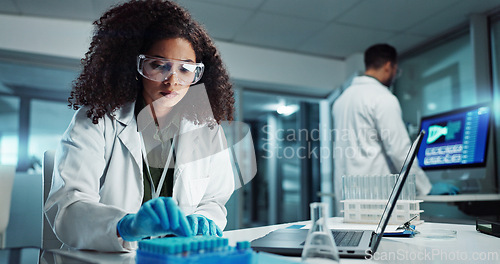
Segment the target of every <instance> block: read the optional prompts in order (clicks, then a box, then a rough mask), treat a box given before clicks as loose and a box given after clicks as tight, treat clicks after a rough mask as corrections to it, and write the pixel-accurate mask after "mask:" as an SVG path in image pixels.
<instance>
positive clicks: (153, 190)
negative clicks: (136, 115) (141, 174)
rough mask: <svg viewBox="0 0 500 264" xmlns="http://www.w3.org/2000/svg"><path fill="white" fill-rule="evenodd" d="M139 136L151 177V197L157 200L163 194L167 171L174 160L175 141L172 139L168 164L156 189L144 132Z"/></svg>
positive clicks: (143, 156)
mask: <svg viewBox="0 0 500 264" xmlns="http://www.w3.org/2000/svg"><path fill="white" fill-rule="evenodd" d="M139 134H140V136H141V150H142V151H141V152H142V158H143V159H144V162H146V166H147V170H148V177H149V181H150V183H151V197H152V199H155V198H158V197H160V192H161V189H162V187H163V183H164V182H165V177H166V176H167V171H168V167H169V165H170V160H171V159H172V154H173V152H174V145H175V140H173V138H172V144H170V150H169V152H168V156H167V162H166V163H165V166H164V168H163V172H162V174H161V178H160V182H158V186H157V187H156V188H155V184H154V182H153V178H152V177H151V171H150V169H149V162H148V157H147V154H146V144H145V143H144V138H143V136H142V132H139Z"/></svg>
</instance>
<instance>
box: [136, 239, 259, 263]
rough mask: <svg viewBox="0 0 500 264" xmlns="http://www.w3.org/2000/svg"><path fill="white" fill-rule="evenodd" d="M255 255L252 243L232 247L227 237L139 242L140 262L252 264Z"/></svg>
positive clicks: (242, 242)
mask: <svg viewBox="0 0 500 264" xmlns="http://www.w3.org/2000/svg"><path fill="white" fill-rule="evenodd" d="M254 255H255V253H254V251H253V250H252V249H251V248H250V242H248V241H241V242H237V243H236V247H231V246H229V245H228V239H227V238H221V237H216V236H194V237H165V238H155V239H148V240H142V241H139V248H138V250H137V253H136V263H137V264H146V263H155V264H169V263H176V264H177V263H178V264H194V263H209V264H210V263H214V264H229V263H242V264H250V263H252V259H253V258H254Z"/></svg>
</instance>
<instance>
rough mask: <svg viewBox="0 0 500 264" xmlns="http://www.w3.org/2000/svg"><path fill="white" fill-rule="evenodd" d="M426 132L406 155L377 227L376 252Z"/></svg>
mask: <svg viewBox="0 0 500 264" xmlns="http://www.w3.org/2000/svg"><path fill="white" fill-rule="evenodd" d="M424 134H425V132H424V130H422V131H420V133H419V134H418V137H417V139H415V141H414V142H413V144H412V145H411V147H410V150H409V151H408V154H407V155H406V160H405V162H404V164H403V167H402V168H401V172H400V173H399V177H398V180H397V181H396V184H395V185H394V188H393V189H392V192H391V195H390V196H389V200H388V202H387V204H386V206H385V209H384V213H383V214H382V217H381V218H380V222H379V224H378V226H377V230H376V231H375V233H376V234H375V237H374V239H375V240H374V241H373V243H372V251H373V252H375V251H376V250H377V247H378V244H379V243H380V240H381V239H382V236H383V233H384V231H385V228H386V226H387V224H388V223H389V217H390V216H391V214H392V211H393V210H394V207H395V206H396V202H397V200H398V197H399V194H400V193H401V190H402V189H403V185H404V183H405V181H406V178H407V177H408V172H409V171H410V168H411V165H412V164H413V160H414V159H415V156H416V154H417V153H416V152H417V149H418V148H419V146H420V143H421V142H422V138H423V137H424Z"/></svg>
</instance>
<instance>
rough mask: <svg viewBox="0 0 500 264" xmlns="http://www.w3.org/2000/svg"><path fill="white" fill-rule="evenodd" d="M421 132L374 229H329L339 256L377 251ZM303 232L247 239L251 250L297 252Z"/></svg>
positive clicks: (277, 232) (421, 136)
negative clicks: (249, 240) (250, 240)
mask: <svg viewBox="0 0 500 264" xmlns="http://www.w3.org/2000/svg"><path fill="white" fill-rule="evenodd" d="M424 134H425V132H424V131H423V130H422V131H421V132H420V133H419V134H418V137H417V139H415V141H414V142H413V144H412V146H411V147H410V150H409V152H408V154H407V155H406V160H405V162H404V164H403V167H402V168H401V172H400V173H399V177H398V179H397V181H396V184H395V185H394V188H393V189H392V192H391V195H390V196H389V200H388V201H387V204H386V206H385V209H384V213H383V214H382V217H381V219H380V222H379V224H378V227H377V229H376V230H375V231H373V230H353V229H349V230H337V229H335V230H333V229H332V233H333V237H334V240H335V244H336V245H337V248H338V250H339V255H340V257H354V258H355V257H358V258H362V257H366V256H370V255H372V254H373V253H375V252H376V251H377V248H378V245H379V244H380V240H381V239H382V236H383V234H384V231H385V228H386V227H387V224H388V223H389V219H390V216H391V214H392V212H393V210H394V208H395V206H396V202H397V200H398V197H399V195H400V193H401V190H402V189H403V186H404V183H405V181H406V178H407V177H408V173H409V171H410V168H411V165H412V164H413V160H414V159H415V156H416V154H417V150H418V149H419V147H420V143H421V142H422V139H423V137H424ZM307 232H308V230H307V229H278V230H275V231H273V232H271V233H269V234H267V235H265V236H264V237H261V238H258V239H255V240H253V241H252V242H251V247H252V248H253V249H254V250H255V251H264V252H269V253H275V254H280V255H287V256H300V255H301V254H302V249H303V247H304V244H305V241H306V237H307Z"/></svg>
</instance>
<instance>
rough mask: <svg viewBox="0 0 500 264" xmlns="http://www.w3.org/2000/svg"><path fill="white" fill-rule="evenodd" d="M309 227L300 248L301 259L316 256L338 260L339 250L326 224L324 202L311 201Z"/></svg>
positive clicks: (314, 257) (310, 258)
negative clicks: (302, 245)
mask: <svg viewBox="0 0 500 264" xmlns="http://www.w3.org/2000/svg"><path fill="white" fill-rule="evenodd" d="M309 206H310V207H311V223H312V226H311V229H309V232H308V233H307V238H306V243H305V245H304V249H303V250H302V261H307V260H312V259H316V258H323V259H330V260H334V261H339V252H338V250H337V246H336V245H335V240H334V239H333V235H332V231H331V230H330V229H329V228H328V226H327V218H328V217H327V211H326V204H325V203H311V204H310V205H309Z"/></svg>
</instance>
